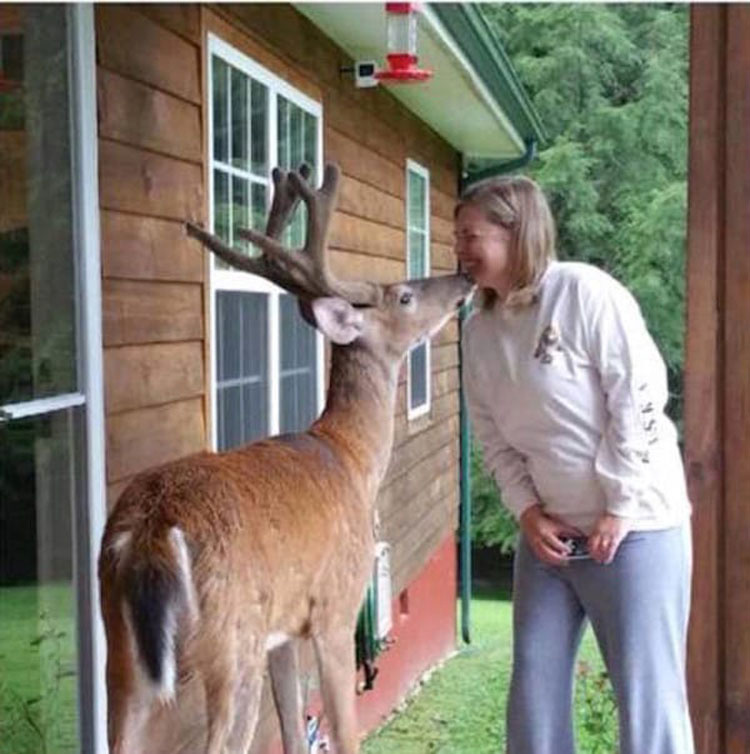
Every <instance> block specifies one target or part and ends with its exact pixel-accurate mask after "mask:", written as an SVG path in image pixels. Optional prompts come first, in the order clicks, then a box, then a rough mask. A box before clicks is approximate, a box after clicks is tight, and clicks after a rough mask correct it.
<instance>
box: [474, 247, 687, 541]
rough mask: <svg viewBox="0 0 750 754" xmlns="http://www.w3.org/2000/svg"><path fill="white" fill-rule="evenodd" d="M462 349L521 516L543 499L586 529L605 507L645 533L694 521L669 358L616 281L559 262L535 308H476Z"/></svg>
mask: <svg viewBox="0 0 750 754" xmlns="http://www.w3.org/2000/svg"><path fill="white" fill-rule="evenodd" d="M463 353H464V380H465V387H466V396H467V401H468V405H469V412H470V416H471V420H472V426H473V429H474V434H475V436H476V437H477V438H478V440H479V442H480V443H481V445H482V448H483V451H484V459H485V464H486V466H487V468H488V469H489V470H490V472H491V473H492V474H493V476H494V478H495V481H496V482H497V483H498V485H499V487H500V489H501V491H502V495H503V502H504V503H505V504H506V505H507V506H508V508H510V510H511V511H512V512H513V513H514V514H515V515H516V517H520V515H521V514H522V513H523V511H524V510H525V509H526V508H527V507H529V506H530V505H533V504H535V503H538V502H539V503H542V505H543V506H544V509H545V510H546V511H547V512H549V513H554V514H556V515H557V516H559V517H560V518H562V519H563V520H564V521H565V522H567V523H569V524H571V525H573V526H577V527H579V528H580V529H582V530H583V531H584V532H586V533H590V532H591V529H592V527H593V524H594V522H595V521H596V520H597V518H598V517H599V516H600V515H602V513H604V512H605V511H608V512H610V513H614V514H616V515H618V516H625V517H628V518H632V519H634V528H635V529H641V530H643V529H665V528H669V527H672V526H676V525H678V524H680V523H682V522H683V521H685V520H686V519H687V518H688V517H689V515H690V503H689V501H688V497H687V490H686V487H685V476H684V471H683V467H682V459H681V458H680V453H679V448H678V445H677V432H676V430H675V427H674V425H673V424H672V422H671V421H670V420H669V418H668V417H667V416H666V415H665V414H664V406H665V404H666V402H667V380H666V369H665V366H664V362H663V361H662V359H661V356H660V355H659V352H658V350H657V348H656V346H655V345H654V342H653V340H652V339H651V336H650V335H649V333H648V331H647V329H646V325H645V323H644V321H643V318H642V316H641V312H640V309H639V307H638V304H637V303H636V301H635V299H634V298H633V297H632V296H631V295H630V293H629V292H628V291H627V290H626V289H625V288H624V287H623V286H622V285H620V283H618V282H617V281H616V280H614V278H612V277H610V276H609V275H607V274H606V273H604V272H602V271H601V270H599V269H597V268H596V267H592V266H591V265H587V264H582V263H578V262H553V263H551V264H550V266H549V267H548V269H547V270H546V272H545V273H544V276H543V277H542V279H541V282H540V284H539V289H538V297H537V300H536V301H535V302H534V303H532V304H531V305H529V306H523V307H518V308H508V307H504V306H502V305H501V304H496V305H495V307H494V308H492V309H489V310H480V311H477V312H475V314H474V315H473V316H472V317H471V319H470V320H469V321H468V323H467V326H466V330H465V334H464V339H463Z"/></svg>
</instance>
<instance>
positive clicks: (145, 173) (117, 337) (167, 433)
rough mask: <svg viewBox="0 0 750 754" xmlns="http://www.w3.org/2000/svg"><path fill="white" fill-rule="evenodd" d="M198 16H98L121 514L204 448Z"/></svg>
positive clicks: (123, 12) (111, 449)
mask: <svg viewBox="0 0 750 754" xmlns="http://www.w3.org/2000/svg"><path fill="white" fill-rule="evenodd" d="M200 12H201V11H200V8H199V6H197V5H192V6H191V5H151V6H135V5H128V6H122V5H98V6H97V7H96V10H95V13H96V44H97V62H98V69H97V111H98V122H99V192H100V196H99V200H100V204H101V208H102V212H101V240H102V243H101V248H102V277H103V279H102V306H103V341H104V374H105V407H106V413H107V481H108V504H109V505H110V506H111V505H112V504H113V503H114V501H115V500H116V498H117V496H118V495H119V494H120V492H122V490H123V489H124V487H125V486H126V484H127V482H128V481H129V480H130V479H131V478H132V477H133V476H134V475H135V474H137V473H138V472H140V471H143V470H144V469H146V468H148V467H150V466H154V465H157V464H160V463H164V462H166V461H170V460H173V459H176V458H180V457H182V456H184V455H187V454H189V453H194V452H196V451H199V450H202V449H204V448H205V447H206V438H207V427H206V417H205V391H206V376H205V375H206V347H205V343H206V341H205V335H206V325H205V311H204V310H205V306H204V299H205V287H204V283H205V256H204V254H203V251H202V249H201V248H200V246H199V245H198V244H197V243H195V242H193V241H189V240H187V238H186V236H185V232H184V227H183V223H184V221H185V220H187V219H193V220H198V221H203V220H204V213H205V193H204V185H203V149H204V145H203V123H202V117H203V105H202V84H201V48H200Z"/></svg>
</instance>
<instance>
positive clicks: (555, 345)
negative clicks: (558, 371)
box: [534, 324, 562, 364]
mask: <svg viewBox="0 0 750 754" xmlns="http://www.w3.org/2000/svg"><path fill="white" fill-rule="evenodd" d="M555 351H562V346H561V345H560V333H559V332H557V329H556V328H555V326H554V325H552V324H549V325H547V327H545V328H544V330H542V334H541V335H540V336H539V342H538V343H537V345H536V350H535V351H534V358H535V359H539V360H540V361H541V362H542V364H551V363H552V357H553V356H554V353H555Z"/></svg>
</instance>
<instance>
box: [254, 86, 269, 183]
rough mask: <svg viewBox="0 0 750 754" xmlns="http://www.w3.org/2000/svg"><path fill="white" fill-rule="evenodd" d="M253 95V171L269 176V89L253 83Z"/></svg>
mask: <svg viewBox="0 0 750 754" xmlns="http://www.w3.org/2000/svg"><path fill="white" fill-rule="evenodd" d="M251 95H252V96H251V103H252V111H251V116H250V129H251V138H250V143H251V145H252V170H253V173H255V174H256V175H262V176H265V175H267V174H268V88H267V87H265V86H263V84H259V83H258V82H257V81H253V82H252V88H251Z"/></svg>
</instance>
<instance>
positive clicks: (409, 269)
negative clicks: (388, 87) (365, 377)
mask: <svg viewBox="0 0 750 754" xmlns="http://www.w3.org/2000/svg"><path fill="white" fill-rule="evenodd" d="M406 274H407V277H408V278H410V279H411V278H423V277H427V276H428V275H429V274H430V174H429V172H428V171H427V170H426V169H425V168H423V167H422V166H421V165H419V164H417V163H416V162H413V161H412V160H407V162H406ZM407 362H408V364H407V366H408V371H407V378H406V389H407V416H408V418H409V419H414V418H416V417H417V416H421V415H422V414H425V413H427V411H429V410H430V340H429V338H425V339H424V340H422V341H420V342H419V343H417V345H416V346H414V347H413V348H412V349H411V350H410V351H409V355H408V357H407Z"/></svg>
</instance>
